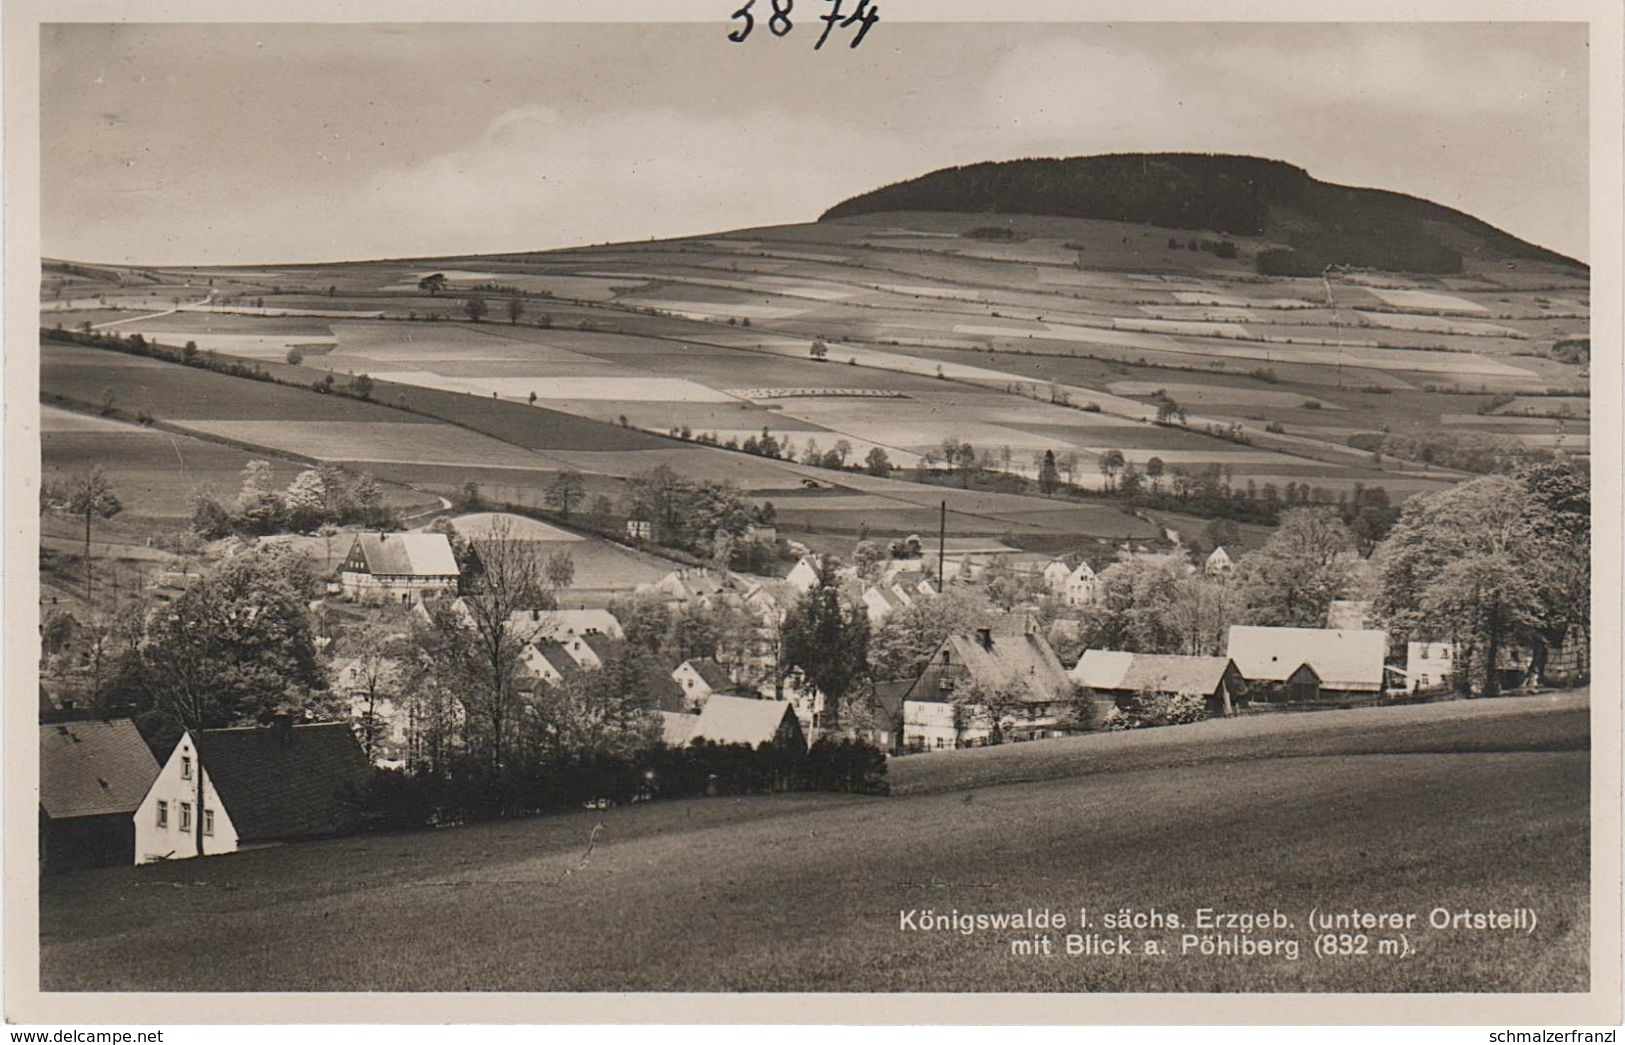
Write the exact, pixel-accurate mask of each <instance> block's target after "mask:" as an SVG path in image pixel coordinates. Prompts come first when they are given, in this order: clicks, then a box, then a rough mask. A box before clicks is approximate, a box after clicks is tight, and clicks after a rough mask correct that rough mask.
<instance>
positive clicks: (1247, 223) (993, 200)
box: [819, 153, 1586, 275]
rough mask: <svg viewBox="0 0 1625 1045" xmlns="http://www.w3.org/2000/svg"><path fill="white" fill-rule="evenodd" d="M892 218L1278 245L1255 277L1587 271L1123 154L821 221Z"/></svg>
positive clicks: (915, 189)
mask: <svg viewBox="0 0 1625 1045" xmlns="http://www.w3.org/2000/svg"><path fill="white" fill-rule="evenodd" d="M894 211H953V212H962V213H973V214H974V213H986V214H1028V215H1052V216H1055V217H1066V218H1093V219H1099V220H1107V221H1123V222H1134V223H1138V224H1147V225H1156V226H1160V227H1164V228H1169V229H1190V230H1205V231H1210V232H1215V233H1227V234H1230V235H1236V236H1262V237H1267V238H1272V239H1277V240H1279V241H1280V242H1281V244H1282V247H1281V248H1280V249H1275V250H1268V251H1264V252H1261V253H1260V255H1259V256H1258V262H1259V269H1260V271H1261V272H1267V273H1269V274H1274V275H1315V274H1318V273H1319V272H1320V271H1321V270H1322V269H1324V268H1325V267H1326V266H1327V265H1354V266H1360V267H1365V268H1378V269H1388V270H1393V271H1406V272H1433V273H1447V272H1459V271H1461V269H1462V260H1463V258H1464V257H1470V258H1474V259H1477V260H1479V261H1481V262H1501V261H1510V262H1516V261H1519V260H1527V261H1545V262H1553V263H1557V264H1566V265H1572V266H1574V267H1575V268H1576V269H1577V270H1580V271H1585V270H1586V266H1585V265H1584V264H1582V263H1581V262H1579V261H1576V260H1574V259H1573V258H1569V257H1566V256H1564V255H1562V254H1559V253H1557V252H1555V251H1552V250H1547V249H1546V248H1544V247H1539V246H1536V245H1535V244H1533V243H1527V242H1525V241H1524V240H1521V239H1518V238H1517V237H1516V236H1513V235H1511V234H1510V233H1507V232H1503V231H1502V230H1500V229H1498V228H1495V227H1494V226H1493V225H1490V224H1488V223H1486V222H1483V221H1480V220H1479V219H1477V218H1474V217H1473V216H1471V215H1469V214H1464V213H1462V212H1461V211H1458V210H1452V209H1451V208H1449V207H1445V206H1441V205H1439V204H1437V203H1433V202H1431V201H1429V200H1425V199H1419V198H1417V197H1415V196H1407V195H1405V194H1403V193H1398V192H1388V191H1384V190H1380V189H1362V188H1353V187H1350V186H1345V185H1333V184H1331V183H1329V182H1323V181H1317V180H1316V179H1314V178H1312V177H1310V176H1309V173H1308V172H1307V171H1305V170H1303V169H1302V168H1301V167H1295V166H1293V165H1291V164H1288V163H1283V162H1281V161H1279V160H1268V159H1261V158H1258V157H1252V156H1230V155H1210V154H1198V153H1124V154H1114V155H1106V156H1077V157H1070V158H1067V159H1023V160H1008V161H1004V162H997V163H977V164H971V165H969V166H964V167H945V168H943V169H941V170H937V171H932V172H931V173H929V174H926V175H922V176H921V177H918V178H914V179H912V180H909V181H904V182H898V183H896V184H893V185H887V186H884V187H882V188H879V189H875V190H873V191H871V192H866V193H864V194H862V195H860V196H854V197H852V198H851V199H847V200H844V201H842V202H840V203H837V204H836V205H835V206H833V207H831V208H830V209H829V210H827V211H825V212H824V214H823V215H822V216H821V217H820V218H819V220H820V221H829V220H832V219H837V218H847V217H854V216H857V215H863V214H873V213H879V212H894Z"/></svg>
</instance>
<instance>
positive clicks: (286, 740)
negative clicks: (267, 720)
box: [271, 711, 294, 747]
mask: <svg viewBox="0 0 1625 1045" xmlns="http://www.w3.org/2000/svg"><path fill="white" fill-rule="evenodd" d="M293 719H294V715H293V712H291V711H279V712H277V713H276V714H275V715H273V716H272V717H271V735H272V736H274V737H275V738H276V743H277V747H288V746H289V745H290V744H292V743H293Z"/></svg>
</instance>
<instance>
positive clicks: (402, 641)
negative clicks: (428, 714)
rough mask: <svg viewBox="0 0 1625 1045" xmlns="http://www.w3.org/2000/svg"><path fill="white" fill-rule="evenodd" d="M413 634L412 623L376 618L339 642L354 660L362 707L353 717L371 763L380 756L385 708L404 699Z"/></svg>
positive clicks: (355, 676)
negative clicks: (382, 714) (386, 705)
mask: <svg viewBox="0 0 1625 1045" xmlns="http://www.w3.org/2000/svg"><path fill="white" fill-rule="evenodd" d="M409 631H410V626H409V624H408V622H406V621H404V620H401V619H399V618H397V617H394V616H391V615H384V616H378V617H372V618H370V619H369V620H367V621H366V623H364V624H363V625H362V626H361V627H360V628H358V629H356V631H355V632H353V633H351V634H348V635H345V636H343V637H342V638H341V641H340V643H339V649H340V650H341V651H343V652H344V653H347V654H348V655H349V656H350V657H351V658H353V662H352V665H351V675H350V678H351V680H352V681H353V683H354V686H355V689H354V691H353V692H354V693H355V694H356V696H357V697H359V701H358V703H359V705H360V707H359V708H353V707H352V709H351V714H352V717H353V718H354V719H355V720H356V724H357V727H358V732H359V733H360V734H361V736H360V740H361V749H362V751H363V752H364V753H365V754H366V756H367V761H368V762H372V761H373V759H374V758H375V757H376V754H377V748H378V743H379V741H380V740H381V739H382V737H383V735H384V724H383V719H382V717H381V715H380V707H381V705H383V704H385V703H398V702H399V701H400V699H401V696H402V691H403V688H404V684H405V682H406V678H405V668H404V667H403V665H405V664H407V663H409V662H410V660H411V657H412V649H411V644H410V643H409V642H408V641H407V637H406V636H407V633H408V632H409Z"/></svg>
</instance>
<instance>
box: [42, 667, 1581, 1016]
mask: <svg viewBox="0 0 1625 1045" xmlns="http://www.w3.org/2000/svg"><path fill="white" fill-rule="evenodd" d="M1587 719H1588V711H1587V697H1586V694H1585V693H1584V692H1580V693H1573V694H1564V695H1548V696H1543V697H1528V698H1510V699H1502V700H1496V701H1484V702H1474V703H1471V704H1434V705H1424V706H1420V707H1414V708H1401V709H1395V708H1379V709H1365V710H1358V711H1347V712H1326V713H1318V714H1312V715H1297V716H1292V715H1262V716H1254V717H1247V718H1241V719H1235V720H1229V721H1224V722H1210V723H1206V724H1199V725H1195V726H1180V727H1170V728H1166V729H1162V730H1148V731H1145V732H1143V733H1135V734H1104V735H1096V736H1089V737H1080V738H1076V739H1072V740H1058V741H1040V742H1034V743H1028V744H1021V745H1014V746H1005V747H997V748H988V749H983V750H979V751H973V752H955V753H951V754H944V755H917V756H909V757H906V758H901V759H894V760H893V761H892V762H891V763H890V767H891V775H892V779H893V784H894V787H895V791H896V793H895V794H894V796H893V797H890V798H879V797H863V796H852V795H816V794H786V795H770V796H754V797H747V798H713V799H695V800H686V801H673V802H669V803H659V802H656V803H649V804H640V805H633V806H630V807H623V808H618V809H610V810H597V811H587V812H582V813H578V814H565V815H558V816H549V817H540V818H536V819H531V820H524V821H510V822H500V823H490V824H482V825H475V826H470V827H463V828H453V829H444V830H438V831H429V832H416V833H406V834H380V835H370V836H361V837H354V838H348V839H339V840H332V841H322V842H310V843H304V844H298V845H289V846H283V847H279V848H270V849H262V850H258V851H253V852H245V853H239V854H234V855H229V856H220V857H213V858H210V859H208V860H206V861H201V862H177V863H173V864H155V865H150V866H145V867H137V868H114V869H108V870H103V871H94V872H87V873H83V874H75V875H67V876H62V877H58V878H54V879H47V880H46V881H45V883H44V885H43V891H42V896H41V910H40V948H41V985H42V987H44V989H47V990H89V991H102V990H141V989H148V990H165V989H173V988H174V985H176V984H184V985H186V987H187V989H189V990H200V991H231V990H415V991H428V990H466V989H482V990H556V991H579V990H689V991H722V990H733V991H758V990H799V991H807V990H811V991H882V992H884V991H901V990H911V991H938V990H940V991H972V992H976V991H1018V992H1044V991H1075V992H1110V991H1128V992H1138V991H1209V992H1231V991H1258V990H1276V991H1351V992H1377V993H1384V992H1456V991H1468V992H1476V991H1529V992H1562V991H1579V990H1584V989H1585V988H1586V986H1587V983H1588V972H1587V955H1588V949H1589V935H1588V933H1589V930H1588V925H1589V922H1588V918H1589V910H1590V906H1589V894H1590V890H1589V883H1588V874H1589V858H1588V851H1589V845H1588V828H1589V807H1588V802H1587V800H1586V797H1585V796H1586V793H1587V788H1586V781H1587V779H1588V774H1589V750H1588V749H1589V733H1588V725H1587ZM589 838H593V839H595V841H594V842H593V843H592V844H591V845H590V846H589ZM785 882H790V883H794V888H793V889H792V890H791V891H790V892H789V893H788V894H787V893H786V892H785V890H784V889H783V888H781V887H779V886H778V885H776V884H775V883H785ZM131 897H139V901H140V902H129V898H131ZM1125 906H1131V907H1133V908H1135V909H1137V910H1140V911H1146V910H1149V909H1151V908H1155V909H1157V910H1160V911H1163V912H1175V913H1178V914H1180V915H1181V916H1182V917H1185V918H1187V919H1188V918H1190V917H1192V916H1194V914H1195V912H1196V910H1197V909H1198V908H1202V907H1206V908H1215V909H1217V910H1220V911H1234V912H1256V911H1265V912H1269V911H1272V910H1279V911H1280V912H1281V913H1282V914H1283V915H1284V916H1285V917H1286V918H1287V919H1288V920H1289V921H1290V923H1291V925H1290V927H1289V928H1287V929H1283V930H1271V931H1269V932H1267V933H1265V934H1264V935H1267V936H1271V937H1275V936H1283V937H1290V938H1296V939H1298V940H1299V941H1300V942H1301V945H1302V946H1303V948H1304V953H1303V954H1302V955H1301V957H1300V958H1299V959H1298V960H1291V959H1288V958H1286V957H1283V956H1268V957H1249V958H1228V959H1225V958H1212V957H1202V956H1200V955H1199V954H1195V953H1190V954H1184V955H1181V954H1180V953H1179V948H1180V946H1181V941H1180V935H1181V934H1180V933H1179V932H1178V931H1131V932H1129V933H1128V935H1129V936H1131V937H1132V938H1133V939H1134V942H1135V944H1136V946H1139V945H1140V944H1141V943H1142V942H1143V940H1144V939H1147V938H1154V939H1156V940H1158V941H1159V942H1162V943H1164V944H1165V945H1166V946H1167V947H1168V949H1169V952H1170V953H1167V954H1164V955H1162V956H1149V957H1148V956H1145V955H1143V954H1138V953H1137V954H1134V955H1130V956H1126V957H1098V956H1097V957H1081V956H1080V957H1064V956H1056V957H1049V958H1044V957H1027V956H1019V955H1014V954H1012V949H1011V939H1012V937H1013V936H1015V935H1020V936H1022V937H1023V938H1027V937H1028V936H1030V934H1025V933H1023V934H1013V933H1008V932H1006V933H1003V934H1000V933H996V932H993V933H976V934H972V935H961V934H959V933H956V932H917V931H904V929H903V928H902V925H903V924H904V923H903V921H902V919H901V918H900V912H904V911H909V910H920V909H929V910H934V911H938V912H948V911H953V910H958V911H961V912H987V913H992V912H999V911H1020V910H1024V909H1026V908H1028V907H1034V908H1050V909H1057V910H1062V911H1065V912H1067V913H1068V914H1069V915H1070V916H1071V917H1072V918H1073V919H1074V920H1073V922H1072V923H1071V924H1072V925H1074V926H1075V925H1076V920H1075V919H1076V917H1077V911H1078V909H1079V908H1084V907H1087V908H1089V909H1090V911H1092V912H1101V911H1112V910H1116V909H1119V908H1121V907H1125ZM1438 906H1443V907H1447V908H1449V909H1450V910H1458V909H1461V908H1475V909H1479V910H1482V909H1485V908H1490V907H1495V908H1500V909H1507V908H1516V907H1529V908H1533V909H1534V910H1535V911H1536V914H1537V916H1538V928H1537V930H1536V931H1535V932H1534V933H1533V934H1529V935H1525V934H1523V933H1517V934H1512V933H1494V934H1491V933H1474V932H1467V931H1453V930H1448V929H1447V930H1421V931H1417V932H1413V933H1411V934H1410V943H1411V944H1412V945H1413V946H1414V948H1415V952H1414V953H1413V954H1412V955H1411V956H1410V957H1409V958H1407V959H1405V960H1403V961H1400V960H1395V959H1393V958H1391V957H1386V956H1379V955H1377V954H1376V953H1371V954H1367V955H1365V956H1353V957H1346V958H1331V957H1325V958H1322V957H1316V956H1315V955H1314V953H1313V952H1312V951H1311V950H1310V949H1309V943H1310V942H1311V934H1310V932H1309V931H1308V929H1307V928H1306V926H1305V922H1306V919H1307V916H1308V913H1309V911H1310V909H1311V908H1314V907H1318V908H1320V909H1321V910H1326V909H1327V908H1328V907H1331V908H1333V909H1341V908H1344V907H1359V908H1361V909H1366V910H1383V911H1414V912H1417V913H1418V914H1420V915H1421V916H1422V918H1423V920H1424V921H1425V918H1426V914H1427V912H1428V911H1430V910H1431V909H1433V908H1434V907H1438ZM181 924H183V925H186V926H187V927H188V928H187V933H188V939H189V941H190V942H191V944H193V946H187V947H176V946H172V941H173V934H174V927H175V926H176V925H181ZM1187 924H1188V923H1187ZM1094 925H1095V927H1097V928H1098V925H1099V923H1098V922H1096V923H1094ZM1108 935H1111V934H1108ZM243 939H253V940H254V941H255V943H256V945H255V946H254V947H251V948H244V947H240V946H236V944H237V943H238V942H240V941H241V940H243ZM1056 942H1057V944H1059V943H1060V941H1059V940H1057V941H1056ZM1373 951H1375V946H1374V945H1373ZM203 955H207V956H209V957H208V960H207V961H205V960H202V958H201V957H200V956H203Z"/></svg>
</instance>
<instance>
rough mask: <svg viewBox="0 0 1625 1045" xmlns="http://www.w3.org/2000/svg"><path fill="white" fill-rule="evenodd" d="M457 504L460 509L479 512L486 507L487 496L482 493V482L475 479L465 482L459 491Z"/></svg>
mask: <svg viewBox="0 0 1625 1045" xmlns="http://www.w3.org/2000/svg"><path fill="white" fill-rule="evenodd" d="M456 505H457V508H458V510H459V511H464V512H477V511H479V510H480V509H481V508H483V507H485V498H484V497H483V496H482V495H481V493H480V484H479V483H478V482H477V481H476V480H473V479H469V480H467V481H466V482H464V483H463V485H462V488H461V489H460V490H459V491H458V497H457V500H456Z"/></svg>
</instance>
